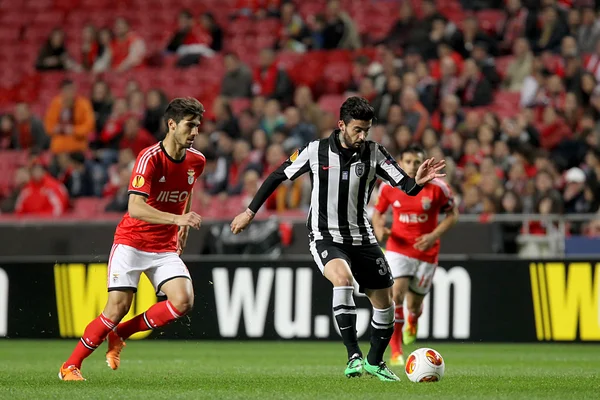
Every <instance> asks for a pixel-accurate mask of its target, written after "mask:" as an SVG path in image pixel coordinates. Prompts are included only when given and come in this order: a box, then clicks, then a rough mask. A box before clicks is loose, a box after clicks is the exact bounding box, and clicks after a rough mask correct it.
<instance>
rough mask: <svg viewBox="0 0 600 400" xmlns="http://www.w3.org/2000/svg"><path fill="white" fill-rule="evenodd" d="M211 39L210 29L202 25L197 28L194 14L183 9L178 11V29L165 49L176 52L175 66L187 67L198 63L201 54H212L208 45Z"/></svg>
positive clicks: (207, 55)
mask: <svg viewBox="0 0 600 400" xmlns="http://www.w3.org/2000/svg"><path fill="white" fill-rule="evenodd" d="M207 23H208V22H207ZM212 40H213V38H212V36H211V33H210V31H209V30H207V29H206V28H205V27H204V26H200V27H199V28H197V27H195V26H194V16H193V15H192V13H191V11H189V10H183V11H181V12H180V13H179V17H178V30H177V31H176V32H175V34H174V35H173V37H172V38H171V40H170V41H169V44H168V45H167V48H166V50H167V52H169V53H176V54H177V57H178V60H177V66H179V67H188V66H190V65H194V64H198V62H199V61H200V58H201V57H202V56H206V57H212V56H213V55H214V51H213V50H212V49H211V47H210V45H211V43H212Z"/></svg>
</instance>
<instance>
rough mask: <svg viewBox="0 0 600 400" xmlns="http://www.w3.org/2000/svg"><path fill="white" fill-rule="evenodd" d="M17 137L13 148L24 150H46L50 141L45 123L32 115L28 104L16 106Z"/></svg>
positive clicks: (13, 141) (13, 140)
mask: <svg viewBox="0 0 600 400" xmlns="http://www.w3.org/2000/svg"><path fill="white" fill-rule="evenodd" d="M15 128H16V129H15V132H14V133H15V135H14V136H13V138H12V147H13V148H15V149H23V150H35V151H39V150H46V149H47V148H48V146H49V144H50V140H49V138H48V136H47V135H46V131H45V129H44V123H43V122H42V121H41V120H40V119H39V118H38V117H36V116H35V115H33V114H32V113H31V109H30V108H29V105H28V104H27V103H23V102H22V103H17V105H16V106H15Z"/></svg>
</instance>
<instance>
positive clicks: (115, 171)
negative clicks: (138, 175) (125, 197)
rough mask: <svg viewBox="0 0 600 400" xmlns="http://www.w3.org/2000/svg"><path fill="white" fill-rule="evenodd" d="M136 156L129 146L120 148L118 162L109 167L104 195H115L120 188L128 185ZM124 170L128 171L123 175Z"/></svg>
mask: <svg viewBox="0 0 600 400" xmlns="http://www.w3.org/2000/svg"><path fill="white" fill-rule="evenodd" d="M134 163H135V156H134V155H133V152H132V151H131V149H129V148H124V149H121V150H119V153H118V158H117V162H116V163H114V164H111V165H110V166H109V167H108V169H107V171H106V172H107V181H106V184H105V185H104V188H103V190H102V196H103V197H110V196H113V195H114V194H115V193H116V192H117V191H119V189H120V188H122V187H123V186H124V187H128V185H129V178H130V176H131V171H132V169H133V165H134ZM123 170H125V171H127V172H126V175H125V176H124V175H123Z"/></svg>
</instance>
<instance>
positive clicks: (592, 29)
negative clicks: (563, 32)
mask: <svg viewBox="0 0 600 400" xmlns="http://www.w3.org/2000/svg"><path fill="white" fill-rule="evenodd" d="M599 40H600V21H598V19H597V18H596V11H595V10H594V7H592V6H591V5H586V6H584V7H583V8H582V10H581V25H580V26H579V29H578V30H577V44H578V46H579V49H580V50H581V52H582V53H591V52H593V51H594V50H595V48H596V43H598V41H599Z"/></svg>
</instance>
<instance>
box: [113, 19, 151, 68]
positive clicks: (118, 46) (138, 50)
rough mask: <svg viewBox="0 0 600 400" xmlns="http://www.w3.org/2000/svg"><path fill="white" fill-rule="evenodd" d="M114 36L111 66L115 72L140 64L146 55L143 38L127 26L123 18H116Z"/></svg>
mask: <svg viewBox="0 0 600 400" xmlns="http://www.w3.org/2000/svg"><path fill="white" fill-rule="evenodd" d="M114 33H115V38H114V39H113V42H112V45H111V68H112V69H114V70H115V71H117V72H124V71H128V70H130V69H132V68H135V67H137V66H140V65H142V63H143V62H144V56H145V55H146V44H145V43H144V40H143V39H142V38H141V37H140V36H138V35H137V34H136V33H135V32H133V31H131V30H130V28H129V23H128V22H127V20H125V18H121V17H119V18H117V19H116V20H115V26H114Z"/></svg>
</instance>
